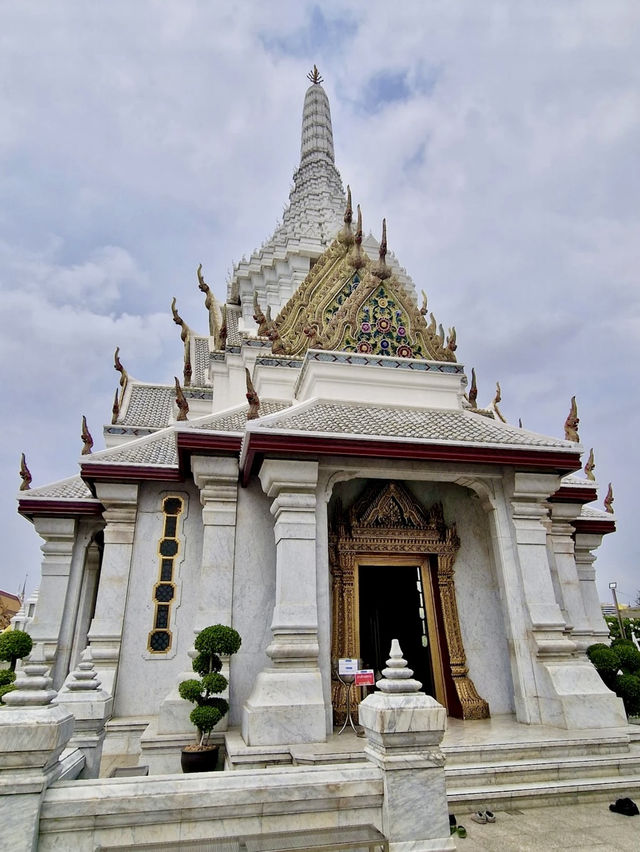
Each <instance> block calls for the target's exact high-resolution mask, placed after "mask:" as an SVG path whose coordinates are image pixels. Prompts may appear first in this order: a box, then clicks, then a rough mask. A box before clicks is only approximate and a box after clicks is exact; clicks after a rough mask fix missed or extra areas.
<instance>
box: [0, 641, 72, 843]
mask: <svg viewBox="0 0 640 852" xmlns="http://www.w3.org/2000/svg"><path fill="white" fill-rule="evenodd" d="M47 671H48V666H47V662H46V660H45V652H44V647H43V645H41V644H40V645H36V647H35V648H34V650H33V652H32V654H31V657H30V659H29V660H28V661H27V662H26V663H25V664H24V666H23V670H22V671H21V672H20V674H19V675H18V677H17V678H16V681H15V684H16V687H17V689H16V690H14V691H13V692H8V693H7V694H6V695H5V696H4V701H5V703H6V704H7V707H6V708H4V709H3V710H0V825H1V826H2V832H3V843H4V848H6V849H11V852H35V850H36V849H37V848H38V827H39V821H40V808H41V806H42V799H43V797H44V793H45V790H46V789H47V787H48V786H49V785H50V784H52V783H53V782H54V781H55V780H56V779H57V778H58V777H59V775H60V766H59V763H58V758H59V757H60V754H61V753H62V750H63V749H64V747H65V746H66V744H67V742H68V740H69V737H70V736H71V734H72V732H73V716H71V715H70V714H69V713H67V712H66V711H65V710H63V709H62V708H61V707H57V706H56V705H54V704H51V700H52V699H53V698H54V696H55V694H56V693H55V690H52V689H51V678H49V677H47Z"/></svg>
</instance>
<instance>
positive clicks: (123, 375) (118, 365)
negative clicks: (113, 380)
mask: <svg viewBox="0 0 640 852" xmlns="http://www.w3.org/2000/svg"><path fill="white" fill-rule="evenodd" d="M113 369H114V370H117V371H118V372H119V373H120V387H121V388H122V392H123V393H124V389H125V386H126V384H127V380H128V379H129V374H128V373H127V371H126V370H125V368H124V367H123V366H122V361H121V360H120V347H119V346H116V351H115V352H114V353H113Z"/></svg>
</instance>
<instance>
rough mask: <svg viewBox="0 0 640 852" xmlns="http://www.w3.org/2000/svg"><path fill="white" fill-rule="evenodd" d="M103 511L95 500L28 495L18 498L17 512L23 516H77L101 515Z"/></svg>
mask: <svg viewBox="0 0 640 852" xmlns="http://www.w3.org/2000/svg"><path fill="white" fill-rule="evenodd" d="M103 511H104V506H103V505H102V503H99V502H98V501H97V500H55V499H50V500H42V499H36V498H33V499H31V500H30V499H29V498H28V497H22V498H21V499H20V500H18V512H19V513H20V514H21V515H22V516H23V517H25V518H35V517H36V516H38V517H52V516H55V517H62V518H77V517H87V516H95V515H101V514H102V513H103Z"/></svg>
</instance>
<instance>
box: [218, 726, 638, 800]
mask: <svg viewBox="0 0 640 852" xmlns="http://www.w3.org/2000/svg"><path fill="white" fill-rule="evenodd" d="M227 745H228V748H229V750H230V752H231V754H230V760H229V762H228V768H230V769H232V768H250V767H252V768H259V767H263V766H268V765H276V764H279V765H290V766H313V765H329V764H338V763H342V764H344V763H356V762H358V761H363V760H365V756H364V752H363V749H364V745H365V741H364V740H363V739H361V738H358V737H356V736H355V735H354V734H353V733H351V732H350V731H345V732H344V734H342V735H340V736H338V735H334V736H332V737H329V738H328V740H327V742H325V743H309V744H305V745H297V746H286V747H282V746H281V747H279V748H275V747H271V751H272V752H273V753H272V754H267V753H266V752H267V749H265V748H262V749H257V748H256V749H251V748H247V747H246V746H245V745H244V743H243V742H242V739H241V737H240V735H239V733H235V732H229V734H228V735H227ZM442 750H443V752H444V753H445V755H446V758H447V762H446V765H445V777H446V784H447V798H448V800H449V807H450V809H451V810H452V811H455V810H456V809H457V810H464V811H474V810H478V809H480V808H483V809H486V808H489V810H494V809H499V810H508V809H509V808H518V807H520V806H522V807H531V806H534V805H539V806H544V805H549V804H558V803H561V802H562V803H564V804H567V803H575V802H578V801H580V802H584V801H590V800H594V801H613V800H614V799H616V798H619V797H622V796H631V797H632V798H635V799H640V726H637V725H636V726H634V725H630V726H628V727H625V728H615V729H611V730H602V729H599V730H598V729H594V730H592V731H589V730H587V731H572V732H569V731H566V730H562V729H559V728H549V727H545V726H541V725H532V726H529V725H520V724H518V723H517V722H516V721H515V720H514V718H513V717H511V716H505V717H494V718H492V719H486V720H481V721H478V722H461V721H459V720H456V719H449V721H448V729H447V732H446V734H445V737H444V740H443V743H442Z"/></svg>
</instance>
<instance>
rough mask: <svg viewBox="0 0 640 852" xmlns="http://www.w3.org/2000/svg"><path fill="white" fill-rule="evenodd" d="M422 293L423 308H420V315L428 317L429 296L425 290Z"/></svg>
mask: <svg viewBox="0 0 640 852" xmlns="http://www.w3.org/2000/svg"><path fill="white" fill-rule="evenodd" d="M421 293H422V307H421V308H420V313H421V314H422V316H423V317H426V315H427V294H426V293H425V292H424V290H421Z"/></svg>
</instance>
